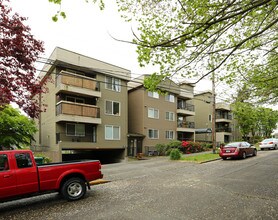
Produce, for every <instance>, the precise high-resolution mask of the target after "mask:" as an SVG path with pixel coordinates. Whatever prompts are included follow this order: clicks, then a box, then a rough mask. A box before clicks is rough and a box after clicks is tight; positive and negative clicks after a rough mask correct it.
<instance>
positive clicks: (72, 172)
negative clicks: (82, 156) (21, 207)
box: [0, 150, 103, 202]
mask: <svg viewBox="0 0 278 220" xmlns="http://www.w3.org/2000/svg"><path fill="white" fill-rule="evenodd" d="M102 177H103V175H102V173H101V164H100V162H99V161H98V160H86V161H74V162H73V161H71V162H61V163H50V164H42V165H37V164H36V162H35V159H34V156H33V153H32V151H30V150H9V151H0V202H3V201H7V200H12V199H18V198H23V197H29V196H33V195H37V194H43V193H49V192H53V191H56V192H59V193H60V194H61V195H62V196H63V197H64V198H65V199H67V200H69V201H73V200H78V199H81V198H82V197H84V195H85V194H86V191H87V188H88V189H90V184H89V182H90V181H93V180H97V179H100V178H102Z"/></svg>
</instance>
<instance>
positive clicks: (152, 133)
mask: <svg viewBox="0 0 278 220" xmlns="http://www.w3.org/2000/svg"><path fill="white" fill-rule="evenodd" d="M148 137H149V138H150V139H158V130H156V129H149V130H148Z"/></svg>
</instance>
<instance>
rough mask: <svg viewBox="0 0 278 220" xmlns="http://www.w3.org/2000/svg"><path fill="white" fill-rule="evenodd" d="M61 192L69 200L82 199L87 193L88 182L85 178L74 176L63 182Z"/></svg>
mask: <svg viewBox="0 0 278 220" xmlns="http://www.w3.org/2000/svg"><path fill="white" fill-rule="evenodd" d="M61 194H62V195H63V197H64V198H65V199H67V200H69V201H74V200H78V199H81V198H82V197H84V195H85V194H86V184H85V181H84V180H83V179H80V178H78V177H73V178H70V179H68V180H67V181H66V182H64V183H63V185H62V187H61Z"/></svg>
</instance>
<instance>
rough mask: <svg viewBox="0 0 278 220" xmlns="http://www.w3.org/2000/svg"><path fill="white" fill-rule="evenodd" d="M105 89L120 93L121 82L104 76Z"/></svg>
mask: <svg viewBox="0 0 278 220" xmlns="http://www.w3.org/2000/svg"><path fill="white" fill-rule="evenodd" d="M105 88H106V89H110V90H113V91H116V92H120V91H121V80H120V79H116V78H113V77H109V76H106V84H105Z"/></svg>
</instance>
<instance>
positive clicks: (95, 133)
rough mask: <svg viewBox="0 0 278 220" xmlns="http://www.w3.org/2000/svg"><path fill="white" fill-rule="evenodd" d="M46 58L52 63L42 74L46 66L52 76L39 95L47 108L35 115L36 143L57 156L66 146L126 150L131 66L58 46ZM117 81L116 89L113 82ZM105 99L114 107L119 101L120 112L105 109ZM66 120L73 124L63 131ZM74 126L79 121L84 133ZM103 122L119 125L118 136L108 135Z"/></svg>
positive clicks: (74, 148)
mask: <svg viewBox="0 0 278 220" xmlns="http://www.w3.org/2000/svg"><path fill="white" fill-rule="evenodd" d="M50 62H52V63H51V64H52V65H49V64H47V65H45V66H44V68H43V69H44V71H42V72H41V74H40V75H41V76H45V71H47V72H48V75H49V76H50V77H51V81H52V82H49V81H48V82H47V87H48V89H49V91H48V93H46V94H43V97H42V98H41V103H42V105H46V106H47V108H46V111H45V112H42V113H41V116H40V119H39V120H38V121H37V123H38V127H39V132H38V135H36V145H39V146H41V147H43V149H44V151H45V152H44V153H45V154H47V155H49V156H51V158H52V160H53V161H61V160H62V152H63V151H65V150H66V151H69V150H75V151H76V150H79V151H82V150H95V151H100V150H120V151H123V152H124V151H125V149H126V147H127V134H128V92H127V82H128V81H129V79H130V71H129V70H126V69H124V68H120V67H117V66H114V65H111V64H108V63H105V62H102V61H99V60H96V59H93V58H90V57H86V56H84V55H81V54H77V53H75V52H71V51H68V50H65V49H62V48H56V49H55V50H54V51H53V53H52V54H51V56H50ZM48 75H47V76H48ZM106 77H109V80H111V79H112V80H114V81H113V86H112V84H111V83H107V79H106ZM119 81H120V90H118V86H114V83H116V84H117V83H118V82H119ZM109 82H110V81H109ZM106 85H109V86H106ZM107 87H108V88H107ZM116 87H117V88H116ZM107 101H108V102H109V106H110V105H111V103H112V108H114V104H116V106H115V108H116V109H117V104H118V103H119V114H117V113H114V112H111V113H110V114H107V113H106V103H107ZM67 126H68V127H70V126H74V127H75V135H74V134H68V133H67V132H68V131H67V130H66V127H67ZM78 126H79V127H80V126H82V129H85V133H82V135H78V133H76V132H77V130H76V129H77V127H78ZM106 126H110V127H111V126H114V127H113V128H112V131H113V132H116V133H117V131H116V130H117V128H118V127H119V134H120V138H119V140H118V139H113V140H109V139H106V137H105V132H106V129H105V128H106ZM115 128H116V130H115ZM76 134H77V135H76ZM113 138H114V135H113ZM113 152H114V151H113ZM113 152H112V151H111V154H113ZM108 154H109V151H107V155H108ZM123 155H124V154H123ZM110 156H111V155H110Z"/></svg>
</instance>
